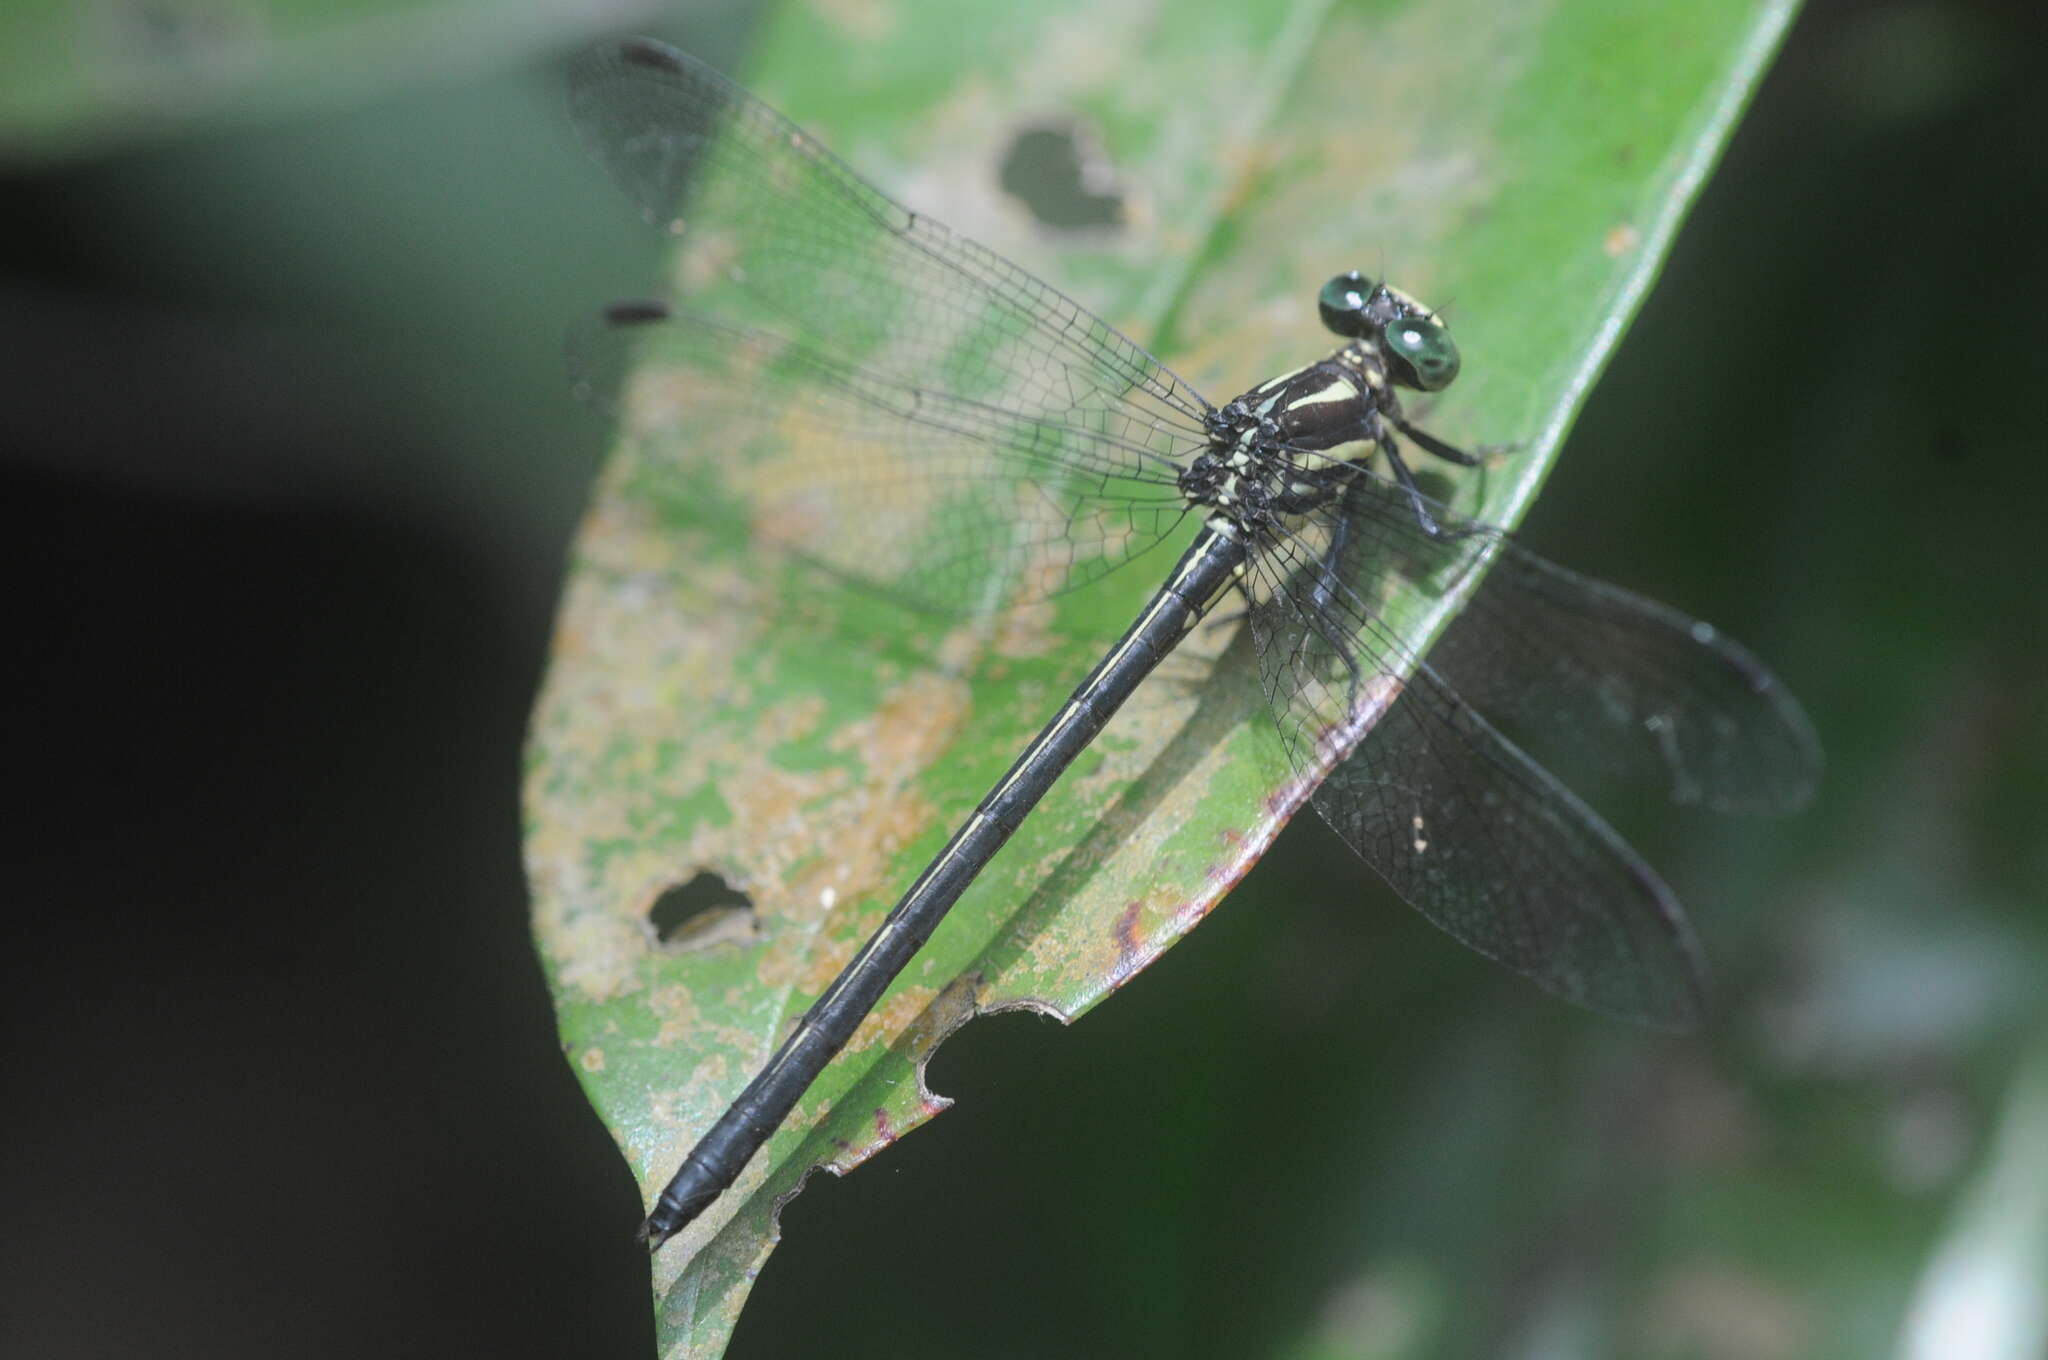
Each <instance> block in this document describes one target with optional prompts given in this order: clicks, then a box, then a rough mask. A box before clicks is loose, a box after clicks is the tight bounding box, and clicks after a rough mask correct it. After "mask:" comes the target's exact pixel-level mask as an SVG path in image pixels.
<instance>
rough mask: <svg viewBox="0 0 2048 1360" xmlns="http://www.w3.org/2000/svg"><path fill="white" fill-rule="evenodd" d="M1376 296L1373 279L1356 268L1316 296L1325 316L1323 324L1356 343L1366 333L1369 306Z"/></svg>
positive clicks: (1326, 286)
mask: <svg viewBox="0 0 2048 1360" xmlns="http://www.w3.org/2000/svg"><path fill="white" fill-rule="evenodd" d="M1372 294H1373V283H1372V280H1371V279H1369V278H1367V277H1366V276H1365V275H1363V274H1361V273H1359V272H1358V271H1357V270H1356V269H1354V270H1352V271H1350V272H1349V273H1346V274H1339V275H1338V276H1337V277H1336V278H1334V279H1331V280H1330V281H1329V282H1328V283H1326V284H1324V285H1323V291H1322V292H1320V293H1318V294H1317V295H1316V310H1317V311H1319V312H1321V313H1322V314H1323V325H1325V326H1327V327H1328V328H1329V329H1331V330H1333V331H1335V332H1336V333H1337V334H1339V335H1342V336H1345V337H1347V338H1350V339H1354V340H1355V339H1357V338H1358V337H1359V336H1361V335H1364V334H1365V331H1366V327H1367V325H1368V324H1369V322H1368V321H1367V319H1366V315H1365V305H1366V303H1368V302H1370V301H1371V300H1372Z"/></svg>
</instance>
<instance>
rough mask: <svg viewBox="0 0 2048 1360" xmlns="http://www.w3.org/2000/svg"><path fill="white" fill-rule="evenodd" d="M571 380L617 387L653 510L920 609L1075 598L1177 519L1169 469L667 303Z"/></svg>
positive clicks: (615, 331)
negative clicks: (1063, 595) (760, 545)
mask: <svg viewBox="0 0 2048 1360" xmlns="http://www.w3.org/2000/svg"><path fill="white" fill-rule="evenodd" d="M570 368H571V373H572V376H573V377H574V379H575V381H576V385H577V388H578V390H579V392H581V393H583V394H584V395H586V396H588V397H591V398H592V399H597V400H602V399H603V398H604V395H605V394H607V393H610V392H613V391H614V390H617V389H619V388H620V387H621V384H624V383H630V384H631V386H630V390H628V391H625V392H624V393H623V396H624V399H625V400H626V401H627V402H628V403H629V404H632V405H634V406H636V407H637V408H638V409H637V411H636V414H635V418H634V419H633V420H631V421H629V422H627V425H628V428H629V429H631V430H634V431H637V432H638V435H637V452H638V455H639V456H638V460H637V464H636V467H635V469H634V476H635V477H636V478H638V479H639V483H638V485H639V489H640V490H641V491H642V492H643V493H645V494H647V495H648V496H649V497H650V498H652V499H654V500H655V501H657V502H658V503H663V504H670V505H675V506H677V507H680V508H681V509H682V510H683V512H684V513H686V514H687V513H691V512H693V511H696V510H697V509H698V508H699V507H702V506H704V505H706V504H715V505H718V506H720V507H730V506H732V505H733V504H735V503H736V502H737V503H738V504H740V505H743V506H744V507H745V509H744V511H743V512H742V517H743V518H744V521H745V522H746V524H747V526H748V528H749V531H750V532H751V534H752V536H753V538H754V539H755V540H756V541H757V542H766V543H773V544H776V545H778V546H780V547H781V548H783V549H784V550H785V551H788V552H790V553H793V554H795V555H798V556H802V557H806V558H809V559H812V560H814V561H816V562H818V563H819V564H821V565H823V566H825V567H826V568H828V569H830V570H832V571H834V572H837V573H839V574H842V575H845V576H848V577H850V578H853V579H857V580H860V581H862V582H864V583H866V584H868V585H870V586H872V587H875V588H877V589H880V590H882V591H884V592H886V593H889V594H891V595H894V596H896V597H897V598H899V599H901V600H903V601H905V602H907V603H909V604H912V605H914V606H916V607H918V608H922V609H926V610H932V611H937V612H942V613H947V614H955V615H973V614H979V613H982V612H986V611H989V610H993V609H996V608H999V607H1005V606H1009V605H1014V604H1017V603H1020V602H1023V601H1027V600H1035V599H1043V598H1045V597H1047V596H1049V595H1052V594H1056V593H1058V592H1060V591H1063V590H1068V589H1072V588H1074V587H1077V586H1079V585H1083V584H1086V583H1087V582H1089V581H1092V580H1095V579H1097V578H1099V577H1100V576H1101V575H1103V574H1104V573H1106V572H1108V571H1111V570H1113V569H1114V568H1116V567H1117V566H1120V565H1122V564H1123V563H1124V562H1127V561H1129V560H1130V559H1131V558H1133V557H1135V556H1137V555H1138V554H1140V553H1142V552H1144V551H1145V550H1146V549H1147V548H1150V547H1152V546H1153V545H1155V544H1157V543H1158V542H1159V540H1160V539H1161V538H1162V537H1164V536H1165V535H1166V534H1167V533H1169V532H1171V531H1172V529H1173V527H1174V526H1175V525H1176V524H1178V523H1179V522H1180V520H1181V518H1182V517H1183V516H1184V515H1185V514H1186V513H1187V504H1186V502H1185V500H1184V499H1183V498H1182V497H1181V495H1180V494H1179V492H1178V490H1177V489H1176V485H1175V481H1174V474H1175V472H1176V469H1174V468H1173V467H1171V466H1170V465H1169V466H1166V467H1155V466H1154V465H1153V463H1152V462H1151V461H1150V455H1147V454H1142V453H1139V452H1136V451H1133V450H1132V449H1130V448H1129V447H1128V446H1126V445H1125V444H1123V443H1122V442H1121V441H1120V440H1118V439H1117V438H1115V437H1114V436H1111V435H1108V434H1104V433H1102V432H1100V431H1097V430H1092V429H1087V428H1080V427H1076V426H1074V425H1072V424H1070V423H1067V422H1065V421H1062V420H1059V419H1056V418H1054V417H1051V416H1027V415H1021V414H1019V413H1017V412H1014V411H1008V410H1004V409H1002V408H1000V407H996V406H990V405H987V404H984V403H980V402H975V401H969V400H967V399H964V398H961V397H957V396H953V395H950V394H948V393H945V392H940V391H934V390H930V389H926V388H922V387H918V386H915V385H912V384H909V383H905V382H902V381H900V380H898V379H896V378H894V377H891V376H888V375H885V374H881V373H877V372H874V371H872V370H870V369H867V368H864V367H862V366H860V365H857V364H851V363H846V362H842V361H840V360H837V359H834V358H831V357H828V356H826V355H824V354H821V353H819V352H818V351H817V350H815V349H813V348H811V347H810V346H808V345H805V344H802V343H800V342H796V341H792V340H788V339H784V338H782V337H780V336H776V335H771V334H768V333H766V332H763V331H758V330H754V329H752V328H749V327H743V326H735V325H731V324H728V323H725V322H722V321H718V320H715V319H713V318H710V317H704V316H692V315H677V314H675V313H673V312H671V311H670V310H669V309H668V308H667V307H666V305H664V304H661V303H620V304H615V305H614V306H612V307H610V308H607V309H606V310H605V312H604V313H603V314H601V315H600V316H598V317H596V318H593V320H592V322H591V323H590V324H589V325H588V326H587V327H585V328H583V329H582V330H580V331H579V332H577V333H576V334H575V335H573V336H572V337H571V340H570ZM1133 467H1138V468H1142V469H1144V472H1143V475H1142V476H1133V475H1132V473H1131V470H1132V468H1133ZM722 512H723V511H722Z"/></svg>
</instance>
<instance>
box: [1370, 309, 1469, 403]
mask: <svg viewBox="0 0 2048 1360" xmlns="http://www.w3.org/2000/svg"><path fill="white" fill-rule="evenodd" d="M1386 334H1387V352H1388V354H1390V355H1391V356H1393V358H1394V359H1396V360H1397V361H1398V362H1399V364H1400V366H1401V367H1403V368H1405V369H1406V370H1407V372H1405V373H1397V380H1404V381H1405V382H1406V383H1407V385H1408V386H1410V387H1414V388H1418V389H1420V390H1422V391H1424V392H1441V391H1442V390H1443V389H1444V388H1446V387H1449V386H1450V385H1451V380H1452V379H1453V378H1456V377H1457V376H1458V343H1457V341H1455V340H1453V339H1451V333H1450V331H1448V330H1446V329H1445V328H1444V327H1443V326H1442V325H1440V324H1438V323H1437V322H1435V321H1431V320H1429V319H1428V318H1427V317H1420V316H1407V317H1401V318H1399V319H1398V320H1395V321H1389V322H1388V323H1387V333H1386Z"/></svg>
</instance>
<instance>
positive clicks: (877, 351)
mask: <svg viewBox="0 0 2048 1360" xmlns="http://www.w3.org/2000/svg"><path fill="white" fill-rule="evenodd" d="M569 105H570V110H571V114H572V116H573V117H574V119H575V122H576V126H577V128H578V130H579V132H580V133H581V135H582V137H583V140H584V142H585V144H586V145H587V146H588V147H589V149H590V151H591V152H592V154H593V155H594V156H595V157H596V158H597V159H598V160H599V161H600V162H601V163H603V164H604V165H605V166H606V167H608V168H609V169H610V170H611V172H612V175H613V177H614V178H615V179H616V180H617V181H618V183H619V185H620V186H621V187H622V188H623V189H625V191H626V192H627V194H629V195H630V196H631V197H632V198H633V200H634V201H635V202H637V203H638V204H639V205H640V207H641V209H642V211H643V212H645V213H646V214H647V216H648V217H649V218H650V219H651V220H652V221H654V222H656V223H658V224H660V225H663V226H665V227H667V228H669V229H671V230H673V231H676V232H678V233H680V234H681V235H682V236H683V238H684V251H683V258H682V260H681V262H680V265H679V267H678V273H677V276H676V287H677V292H678V295H679V300H680V301H681V309H682V310H689V311H705V310H710V311H716V312H720V313H721V314H730V315H731V316H732V317H733V319H735V320H738V321H742V322H746V323H749V324H753V325H757V326H761V327H763V328H765V329H768V330H772V331H775V332H778V333H782V334H787V335H792V336H802V337H803V338H804V340H805V341H806V342H807V343H808V344H810V345H811V346H812V347H813V348H815V349H817V350H818V351H820V352H821V353H824V354H828V355H831V356H833V357H835V358H838V359H842V360H847V361H852V362H859V363H861V364H864V365H866V366H867V367H868V368H870V369H872V370H873V371H876V372H880V373H890V374H894V375H896V376H898V377H899V378H902V379H905V380H906V381H914V382H916V383H917V384H919V385H920V386H923V387H926V388H935V389H939V390H943V391H946V392H949V393H951V394H953V395H956V396H960V397H963V398H967V399H969V400H974V401H983V402H988V403H991V404H993V405H997V406H1001V407H1003V408H1005V409H1008V410H1011V411H1016V412H1020V413H1036V414H1057V415H1060V416H1061V417H1062V418H1064V419H1066V420H1068V421H1069V422H1070V423H1072V424H1076V425H1080V426H1085V427H1087V428H1090V429H1094V430H1097V431H1099V432H1100V433H1102V434H1105V435H1108V436H1111V437H1113V438H1116V439H1118V440H1119V441H1121V442H1122V443H1123V444H1124V445H1126V446H1128V447H1131V448H1134V449H1144V450H1149V451H1150V452H1151V453H1152V454H1154V455H1156V456H1157V457H1163V458H1168V459H1174V460H1178V459H1179V458H1181V457H1183V456H1185V455H1187V454H1188V453H1191V452H1192V451H1193V450H1194V449H1196V448H1199V447H1200V446H1201V445H1202V443H1203V441H1204V438H1205V434H1206V427H1205V425H1204V421H1205V418H1206V417H1207V415H1208V413H1209V409H1210V408H1209V404H1208V403H1207V402H1206V401H1204V400H1203V399H1202V398H1201V397H1200V396H1199V395H1198V394H1197V393H1195V392H1194V391H1193V390H1192V389H1190V388H1189V387H1187V385H1186V384H1184V383H1183V382H1182V381H1181V380H1180V379H1179V378H1178V377H1176V376H1175V375H1174V374H1173V373H1172V372H1171V371H1169V370H1168V369H1167V368H1166V366H1165V365H1164V364H1162V363H1160V362H1159V361H1158V360H1157V359H1155V358H1154V357H1153V356H1152V355H1151V354H1149V353H1147V352H1146V351H1145V350H1144V349H1143V348H1142V347H1141V346H1139V345H1138V344H1136V343H1135V342H1133V341H1131V340H1130V339H1128V338H1127V337H1125V336H1124V335H1123V334H1121V333H1120V332H1118V331H1117V330H1116V329H1115V328H1114V327H1112V326H1111V325H1110V324H1109V323H1108V322H1106V321H1104V320H1102V319H1101V318H1100V317H1098V316H1095V315H1094V314H1093V313H1091V312H1089V311H1088V310H1087V309H1086V308H1084V307H1082V306H1081V305H1080V304H1078V303H1076V302H1074V301H1073V300H1072V299H1071V298H1068V297H1067V296H1065V295H1064V294H1062V293H1060V292H1058V291H1057V290H1056V289H1053V288H1052V287H1050V286H1048V285H1047V284H1045V283H1044V282H1042V281H1040V280H1039V279H1036V278H1034V277H1033V276H1032V275H1030V274H1028V273H1026V272H1025V271H1024V270H1022V269H1020V268H1018V267H1017V266H1016V265H1014V264H1011V263H1010V262H1009V261H1007V260H1005V259H1003V258H1002V257H1001V256H999V255H997V254H996V253H995V252H993V251H991V250H989V249H987V248H986V247H984V246H981V245H979V244H977V243H975V242H973V241H971V240H968V239H967V238H965V237H963V236H959V235H957V234H955V233H954V232H953V231H951V230H949V229H948V228H947V227H945V226H943V225H942V224H940V223H938V222H935V221H933V220H932V219H931V218H928V217H924V216H921V215H919V214H917V213H913V212H911V211H910V210H908V209H906V208H904V207H902V206H900V205H898V204H897V203H895V202H894V201H893V200H891V199H890V198H889V197H888V196H887V195H885V194H883V193H882V192H881V191H880V190H879V189H877V188H875V187H874V186H873V185H871V184H869V183H868V182H867V181H866V180H864V179H862V178H861V177H860V176H859V175H857V174H855V173H854V172H853V170H852V169H850V168H849V167H848V166H847V165H846V164H845V163H844V162H842V161H840V160H839V159H838V158H837V157H836V156H834V155H833V154H832V153H831V152H829V151H827V150H826V149H825V148H824V147H823V146H821V145H819V144H818V143H817V142H816V141H815V140H813V139H812V138H811V137H810V136H809V135H808V134H806V133H805V132H804V131H803V130H802V129H801V128H799V127H797V126H796V125H795V124H794V123H792V122H790V121H789V120H788V119H786V118H784V117H783V116H782V115H781V114H779V113H777V112H776V111H775V110H773V109H771V108H769V107H768V106H767V105H766V104H763V103H762V102H761V101H760V100H758V99H756V98H754V97H753V96H752V95H750V94H748V93H747V92H746V91H745V90H743V89H741V88H740V87H739V86H737V85H735V84H733V83H732V82H731V81H729V80H727V79H726V78H725V77H724V76H721V75H720V74H718V73H717V72H716V71H714V70H712V69H711V68H710V67H708V66H706V65H704V64H703V63H702V62H700V61H698V60H697V59H696V58H694V57H691V56H689V55H688V54H687V53H683V52H679V51H677V50H676V49H674V48H671V47H667V46H665V45H663V44H661V43H657V42H653V41H651V40H649V39H645V38H631V39H627V40H624V41H622V42H619V43H614V44H609V45H606V46H604V47H601V48H599V49H597V50H595V51H593V52H591V53H589V54H586V55H585V56H584V57H582V58H581V59H580V60H579V61H578V62H577V64H576V66H575V67H574V69H573V70H572V72H571V75H570V95H569Z"/></svg>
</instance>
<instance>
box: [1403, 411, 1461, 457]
mask: <svg viewBox="0 0 2048 1360" xmlns="http://www.w3.org/2000/svg"><path fill="white" fill-rule="evenodd" d="M1393 426H1394V428H1395V429H1397V430H1399V431H1400V432H1401V433H1402V434H1405V435H1407V436H1408V437H1409V438H1410V439H1412V440H1414V441H1415V447H1416V448H1418V449H1421V450H1422V451H1423V452H1424V453H1433V454H1435V455H1436V456H1437V457H1439V458H1441V459H1443V460H1444V461H1445V462H1447V463H1456V464H1457V465H1458V466H1459V467H1478V466H1479V459H1478V458H1477V457H1475V456H1474V455H1472V454H1469V453H1467V452H1465V451H1464V450H1463V449H1461V448H1459V447H1458V446H1457V445H1455V444H1446V443H1444V441H1443V440H1441V439H1438V438H1437V437H1436V436H1435V435H1433V434H1431V433H1430V432H1429V431H1427V430H1423V429H1418V428H1416V427H1415V426H1413V425H1410V424H1409V423H1408V422H1407V421H1405V420H1403V419H1401V418H1400V417H1399V416H1396V417H1395V418H1394V421H1393Z"/></svg>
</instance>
